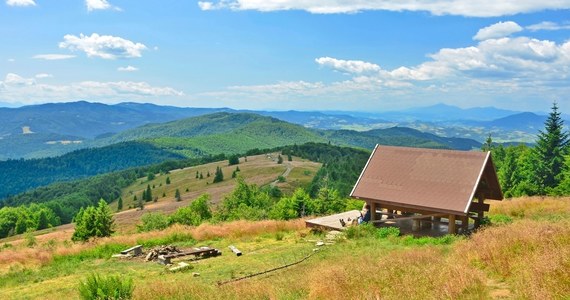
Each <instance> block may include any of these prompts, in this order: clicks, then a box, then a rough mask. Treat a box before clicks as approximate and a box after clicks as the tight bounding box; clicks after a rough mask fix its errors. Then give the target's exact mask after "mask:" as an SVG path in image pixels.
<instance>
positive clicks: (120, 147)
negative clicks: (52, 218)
mask: <svg viewBox="0 0 570 300" xmlns="http://www.w3.org/2000/svg"><path fill="white" fill-rule="evenodd" d="M126 141H130V142H128V143H126ZM100 142H101V143H102V145H105V144H110V143H116V142H117V143H119V144H111V145H109V146H105V147H101V148H93V149H87V150H78V151H75V152H72V153H68V154H66V155H63V156H60V157H55V158H45V159H34V160H10V161H6V162H0V173H1V174H0V186H1V187H2V189H0V198H4V197H6V195H14V194H16V193H19V192H23V191H25V190H28V189H30V188H34V187H38V186H42V185H46V184H50V183H53V182H60V181H66V180H73V179H79V178H84V177H87V176H92V175H96V174H102V173H106V172H111V171H118V170H123V169H127V168H130V167H135V166H142V165H148V164H153V163H158V162H162V161H164V160H169V159H180V158H200V157H204V156H208V155H219V154H224V155H230V154H237V153H245V152H247V151H248V150H251V149H256V148H257V149H265V148H275V147H281V146H286V145H294V144H297V145H300V144H304V143H307V142H321V143H331V144H332V145H339V146H351V147H357V148H363V149H372V148H374V146H375V145H376V144H383V145H395V146H410V147H427V148H449V149H461V150H471V149H473V148H480V144H479V143H478V142H476V141H474V140H468V139H459V138H442V137H438V136H436V135H433V134H428V133H422V132H420V131H417V130H414V129H410V128H389V129H377V130H371V131H365V132H358V131H351V130H338V131H337V130H316V129H308V128H305V127H303V126H300V125H296V124H291V123H287V122H284V121H280V120H278V119H275V118H271V117H265V116H260V115H257V114H252V113H214V114H209V115H204V116H199V117H194V118H188V119H183V120H178V121H173V122H169V123H164V124H152V125H145V126H142V127H140V128H136V129H132V130H128V131H125V132H122V133H119V134H117V135H115V136H112V137H110V138H106V139H103V140H101V141H100Z"/></svg>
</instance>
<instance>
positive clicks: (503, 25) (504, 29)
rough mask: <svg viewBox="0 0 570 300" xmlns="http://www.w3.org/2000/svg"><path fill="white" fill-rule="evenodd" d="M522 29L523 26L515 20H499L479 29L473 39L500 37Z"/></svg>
mask: <svg viewBox="0 0 570 300" xmlns="http://www.w3.org/2000/svg"><path fill="white" fill-rule="evenodd" d="M522 30H523V28H522V27H521V26H520V25H519V24H517V23H515V22H512V21H508V22H499V23H496V24H493V25H491V26H488V27H485V28H481V29H479V31H478V32H477V34H476V35H475V36H474V37H473V39H474V40H478V41H483V40H488V39H496V38H502V37H506V36H510V35H511V34H513V33H516V32H520V31H522Z"/></svg>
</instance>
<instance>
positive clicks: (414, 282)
mask: <svg viewBox="0 0 570 300" xmlns="http://www.w3.org/2000/svg"><path fill="white" fill-rule="evenodd" d="M308 278H309V281H310V282H309V286H310V293H309V298H311V299H341V298H342V299H400V298H402V296H403V295H406V298H408V299H457V298H465V297H466V296H468V295H470V294H471V293H477V292H478V291H481V290H483V278H484V277H483V275H482V273H481V272H478V271H477V270H469V269H466V268H465V266H464V265H459V264H457V263H456V262H455V261H453V260H450V259H448V258H447V257H446V255H445V254H444V253H443V252H442V249H436V248H429V247H428V248H423V249H412V250H404V251H400V252H394V253H390V255H387V256H386V255H383V256H381V257H378V255H377V254H376V255H375V254H374V253H371V254H369V255H365V256H359V257H350V256H348V257H344V258H342V259H340V260H337V261H335V263H334V265H330V264H328V262H327V263H323V264H322V265H321V266H317V267H316V268H314V270H313V271H312V272H311V273H310V274H309V276H308Z"/></svg>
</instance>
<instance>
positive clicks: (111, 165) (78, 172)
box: [0, 142, 184, 198]
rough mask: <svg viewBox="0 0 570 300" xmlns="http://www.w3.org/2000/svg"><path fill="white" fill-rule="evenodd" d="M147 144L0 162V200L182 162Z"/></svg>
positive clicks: (173, 154) (130, 143)
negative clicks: (62, 184) (41, 188)
mask: <svg viewBox="0 0 570 300" xmlns="http://www.w3.org/2000/svg"><path fill="white" fill-rule="evenodd" d="M182 158H184V157H183V156H182V155H179V154H175V153H171V152H168V151H165V150H163V149H160V148H158V147H156V146H154V145H152V144H150V143H141V142H126V143H118V144H115V145H111V146H108V147H103V148H96V149H82V150H77V151H74V152H70V153H68V154H65V155H63V156H59V157H50V158H42V159H30V160H8V161H1V162H0V170H2V171H1V172H0V186H1V187H2V189H1V192H0V198H4V197H7V196H8V195H14V194H17V193H20V192H23V191H25V190H27V189H30V188H34V187H38V186H42V185H48V184H51V183H54V182H58V181H68V180H74V179H79V178H84V177H88V176H93V175H97V174H102V173H109V172H113V171H119V170H124V169H127V168H132V167H138V166H144V165H150V164H155V163H159V162H162V161H165V160H174V159H182Z"/></svg>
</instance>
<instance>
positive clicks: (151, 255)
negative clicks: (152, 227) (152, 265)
mask: <svg viewBox="0 0 570 300" xmlns="http://www.w3.org/2000/svg"><path fill="white" fill-rule="evenodd" d="M180 252H181V251H180V250H179V249H178V248H176V246H170V245H168V246H159V247H154V248H152V249H151V250H150V251H149V252H148V253H147V255H146V261H154V260H157V259H158V256H159V255H169V254H175V253H180Z"/></svg>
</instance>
